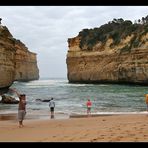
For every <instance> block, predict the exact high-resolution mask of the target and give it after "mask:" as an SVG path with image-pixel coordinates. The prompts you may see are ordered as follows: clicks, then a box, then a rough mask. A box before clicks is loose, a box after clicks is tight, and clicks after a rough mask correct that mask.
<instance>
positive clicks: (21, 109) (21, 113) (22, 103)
mask: <svg viewBox="0 0 148 148" xmlns="http://www.w3.org/2000/svg"><path fill="white" fill-rule="evenodd" d="M9 90H11V91H12V92H15V93H16V94H17V96H18V98H19V106H18V120H19V127H20V128H21V127H23V126H24V125H23V120H24V118H25V115H26V95H25V94H19V93H18V92H17V91H16V90H14V89H9Z"/></svg>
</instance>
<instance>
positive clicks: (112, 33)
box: [78, 15, 148, 52]
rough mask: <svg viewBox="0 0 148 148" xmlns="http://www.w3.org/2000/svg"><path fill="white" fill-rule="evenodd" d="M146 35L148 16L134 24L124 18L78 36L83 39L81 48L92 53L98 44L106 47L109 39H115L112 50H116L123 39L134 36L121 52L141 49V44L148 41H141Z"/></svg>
mask: <svg viewBox="0 0 148 148" xmlns="http://www.w3.org/2000/svg"><path fill="white" fill-rule="evenodd" d="M146 33H148V15H147V16H146V17H142V19H138V20H137V21H135V22H134V23H132V21H130V20H123V19H122V18H120V19H113V21H110V22H108V23H107V24H104V25H102V26H100V27H99V28H94V29H83V30H82V31H81V32H79V35H78V36H79V37H80V38H81V41H80V48H81V49H82V50H88V51H91V50H92V49H93V47H94V46H95V45H96V44H97V43H99V42H101V43H102V45H104V44H105V43H106V41H107V40H108V39H109V38H111V39H113V42H112V44H110V48H114V46H116V45H118V44H119V43H120V41H121V40H122V39H125V38H126V37H127V36H131V35H133V37H132V38H131V40H130V42H129V44H128V45H125V46H124V47H122V48H120V51H121V52H123V51H130V49H132V48H137V47H140V46H141V44H143V43H144V42H146V41H147V40H143V41H141V37H142V36H143V35H146Z"/></svg>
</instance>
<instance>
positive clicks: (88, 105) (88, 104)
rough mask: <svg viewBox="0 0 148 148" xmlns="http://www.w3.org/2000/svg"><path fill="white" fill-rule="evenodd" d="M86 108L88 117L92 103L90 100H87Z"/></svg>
mask: <svg viewBox="0 0 148 148" xmlns="http://www.w3.org/2000/svg"><path fill="white" fill-rule="evenodd" d="M86 106H87V116H90V114H91V107H92V102H91V101H90V99H88V100H87V102H86Z"/></svg>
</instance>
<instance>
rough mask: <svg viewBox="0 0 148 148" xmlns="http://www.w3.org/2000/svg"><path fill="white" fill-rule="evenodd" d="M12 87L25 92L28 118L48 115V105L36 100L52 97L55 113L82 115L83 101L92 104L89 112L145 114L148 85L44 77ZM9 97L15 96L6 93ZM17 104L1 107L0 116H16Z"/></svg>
mask: <svg viewBox="0 0 148 148" xmlns="http://www.w3.org/2000/svg"><path fill="white" fill-rule="evenodd" d="M11 88H16V89H17V90H18V92H20V93H25V94H26V97H27V115H29V114H30V115H31V114H32V115H34V116H38V117H42V116H46V115H49V106H48V102H40V101H36V99H50V98H51V97H53V98H54V101H55V104H56V107H55V113H57V114H67V115H70V114H73V113H77V114H85V113H86V101H87V100H88V99H90V100H91V101H92V104H93V105H92V110H91V111H92V113H98V114H99V113H101V114H106V113H107V114H108V113H127V112H128V113H129V112H130V113H135V112H136V113H137V112H138V113H140V112H145V111H146V104H145V96H144V95H145V93H148V86H139V85H118V84H71V83H68V80H67V79H64V78H63V79H62V78H56V79H55V78H54V79H51V78H46V79H40V80H35V81H30V82H14V84H13V85H12V86H11ZM6 95H11V96H12V97H15V98H16V99H18V98H17V96H16V94H9V92H8V94H6ZM17 108H18V104H0V114H2V113H17Z"/></svg>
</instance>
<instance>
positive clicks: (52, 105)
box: [49, 98, 55, 119]
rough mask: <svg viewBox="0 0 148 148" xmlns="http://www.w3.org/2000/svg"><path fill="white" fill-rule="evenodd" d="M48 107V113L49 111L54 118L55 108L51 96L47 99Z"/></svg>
mask: <svg viewBox="0 0 148 148" xmlns="http://www.w3.org/2000/svg"><path fill="white" fill-rule="evenodd" d="M49 107H50V113H51V119H52V118H54V108H55V102H54V100H53V98H51V100H50V101H49Z"/></svg>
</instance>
